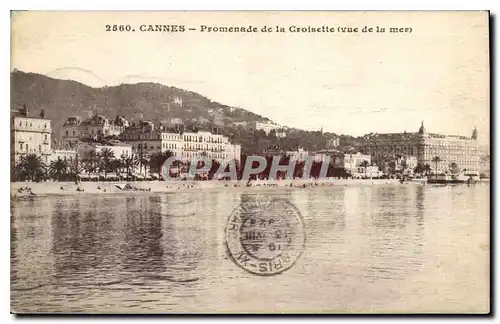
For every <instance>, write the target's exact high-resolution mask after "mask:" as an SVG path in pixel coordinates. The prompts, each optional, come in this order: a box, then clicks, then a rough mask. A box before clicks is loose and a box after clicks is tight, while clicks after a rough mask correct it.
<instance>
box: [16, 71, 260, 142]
mask: <svg viewBox="0 0 500 324" xmlns="http://www.w3.org/2000/svg"><path fill="white" fill-rule="evenodd" d="M179 98H181V100H182V104H180V103H178V102H177V103H176V99H179ZM23 104H26V105H27V107H28V108H29V110H30V111H31V112H32V113H36V114H38V112H39V111H40V108H42V107H43V108H45V114H46V117H47V118H49V119H51V120H52V121H53V122H52V125H53V129H54V134H56V135H58V134H59V131H60V129H61V126H62V123H63V122H64V120H65V119H66V118H67V117H69V116H81V117H83V118H85V117H87V116H88V114H89V111H90V110H92V111H93V112H94V113H99V114H103V115H105V116H108V117H111V118H114V116H115V115H117V114H119V115H123V116H125V117H126V118H128V119H129V120H134V119H135V120H137V119H139V118H141V117H140V116H141V114H142V116H143V118H144V119H145V120H154V121H158V122H162V121H163V122H167V121H168V120H170V119H172V118H179V119H181V120H182V121H183V122H185V123H186V122H190V121H195V120H199V121H202V122H206V123H209V122H214V123H217V124H220V125H230V124H231V123H233V122H238V121H247V122H253V121H265V120H268V119H267V118H264V117H262V116H259V115H257V114H254V113H252V112H249V111H247V110H244V109H240V108H236V107H229V106H226V105H223V104H220V103H218V102H214V101H211V100H210V99H208V98H206V97H204V96H202V95H200V94H197V93H195V92H191V91H186V90H182V89H178V88H175V87H168V86H164V85H161V84H158V83H137V84H121V85H119V86H113V87H102V88H92V87H89V86H86V85H84V84H81V83H78V82H75V81H70V80H59V79H53V78H49V77H47V76H44V75H41V74H35V73H25V72H21V71H14V72H12V73H11V108H13V109H16V108H20V107H22V106H23Z"/></svg>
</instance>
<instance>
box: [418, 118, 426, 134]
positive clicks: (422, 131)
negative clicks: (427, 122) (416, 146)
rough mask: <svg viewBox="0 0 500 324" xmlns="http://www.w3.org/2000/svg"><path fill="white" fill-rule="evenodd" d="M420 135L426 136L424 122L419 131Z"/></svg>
mask: <svg viewBox="0 0 500 324" xmlns="http://www.w3.org/2000/svg"><path fill="white" fill-rule="evenodd" d="M418 133H419V134H425V133H426V131H425V127H424V121H423V120H422V125H420V129H419V130H418Z"/></svg>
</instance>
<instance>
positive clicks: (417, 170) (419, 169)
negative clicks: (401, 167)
mask: <svg viewBox="0 0 500 324" xmlns="http://www.w3.org/2000/svg"><path fill="white" fill-rule="evenodd" d="M413 173H418V174H421V173H424V165H423V164H422V163H417V166H416V167H415V169H413Z"/></svg>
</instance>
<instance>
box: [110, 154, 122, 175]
mask: <svg viewBox="0 0 500 324" xmlns="http://www.w3.org/2000/svg"><path fill="white" fill-rule="evenodd" d="M121 168H122V161H121V160H119V159H116V158H115V159H112V160H111V161H110V163H109V171H111V172H115V173H116V176H117V177H118V178H120V175H121ZM120 180H121V178H120Z"/></svg>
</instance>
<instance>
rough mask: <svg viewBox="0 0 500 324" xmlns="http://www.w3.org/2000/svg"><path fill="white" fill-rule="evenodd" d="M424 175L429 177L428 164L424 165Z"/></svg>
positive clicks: (429, 168) (429, 167)
mask: <svg viewBox="0 0 500 324" xmlns="http://www.w3.org/2000/svg"><path fill="white" fill-rule="evenodd" d="M424 173H425V175H429V174H430V173H431V166H430V164H429V163H426V164H425V165H424Z"/></svg>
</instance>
